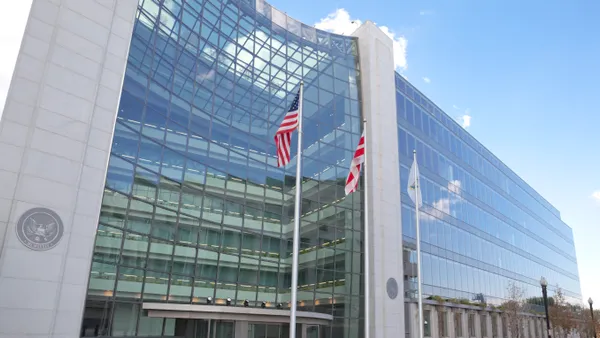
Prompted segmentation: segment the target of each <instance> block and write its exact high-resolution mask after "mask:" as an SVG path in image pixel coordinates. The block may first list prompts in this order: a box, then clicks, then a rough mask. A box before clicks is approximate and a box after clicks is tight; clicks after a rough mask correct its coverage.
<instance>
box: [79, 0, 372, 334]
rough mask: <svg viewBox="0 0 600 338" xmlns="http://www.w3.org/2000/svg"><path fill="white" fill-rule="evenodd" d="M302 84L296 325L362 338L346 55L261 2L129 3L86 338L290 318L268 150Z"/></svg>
mask: <svg viewBox="0 0 600 338" xmlns="http://www.w3.org/2000/svg"><path fill="white" fill-rule="evenodd" d="M301 80H303V81H304V82H305V96H304V139H303V140H304V145H305V150H304V155H303V158H304V160H303V177H304V179H303V184H302V190H303V200H302V208H303V209H302V210H303V214H302V227H301V242H302V243H301V255H300V274H299V290H300V291H299V295H298V298H299V310H304V311H316V312H322V313H327V314H331V315H333V316H334V321H333V322H332V325H331V326H330V327H328V328H327V329H325V330H323V331H322V332H324V333H323V334H324V335H322V337H329V336H333V337H353V336H356V335H357V334H358V333H359V332H360V330H361V329H360V327H359V326H360V325H361V324H360V323H362V316H363V314H362V313H361V312H360V311H359V310H360V309H361V306H360V304H361V302H362V293H363V292H362V290H361V280H362V251H363V248H362V215H361V212H360V210H361V200H360V196H361V195H362V193H356V194H352V195H351V196H350V197H349V198H345V197H344V180H345V177H346V175H347V172H348V165H349V163H350V160H351V159H352V155H353V151H354V148H355V146H356V144H358V139H359V137H360V133H361V124H360V120H361V119H360V116H361V112H360V108H359V107H360V104H359V100H358V97H359V93H358V89H357V49H356V41H355V40H354V39H353V38H350V37H341V36H336V35H331V34H328V33H324V32H321V31H317V30H315V29H314V28H312V27H309V26H306V25H304V24H301V23H299V22H297V21H295V20H293V19H291V18H289V17H287V16H286V15H285V14H283V13H282V12H279V11H277V10H276V9H274V8H272V7H271V6H269V5H268V4H266V3H264V2H262V1H257V2H256V3H254V2H252V3H248V1H237V0H204V1H203V0H185V1H184V0H163V1H159V0H156V1H153V0H140V3H139V7H138V12H137V20H136V24H135V28H134V32H133V37H132V41H131V49H130V53H129V59H128V65H127V70H126V75H125V81H124V86H123V91H122V94H121V101H120V106H119V113H118V118H117V124H116V128H115V134H114V140H113V146H112V152H111V156H110V163H109V168H108V176H107V182H106V189H105V193H104V197H103V201H102V211H101V215H100V224H99V226H98V230H97V238H96V243H95V251H94V256H93V263H92V268H91V273H90V283H89V287H88V296H87V303H86V311H85V315H84V322H83V327H82V335H86V336H95V335H108V336H127V335H129V336H130V335H138V336H143V335H147V336H150V335H165V336H173V335H174V334H175V333H174V332H175V329H174V327H175V320H171V319H167V320H163V319H161V318H149V317H147V316H146V315H145V314H144V312H143V311H142V310H141V304H142V303H144V302H174V303H188V304H206V303H207V298H208V297H212V298H213V303H215V304H214V306H225V305H224V303H225V300H226V299H227V298H231V299H232V303H233V304H232V305H233V306H243V303H244V301H245V300H248V301H249V303H250V304H249V305H250V306H251V307H257V306H258V307H260V306H261V304H262V302H265V303H266V304H265V305H266V307H268V308H277V305H279V304H281V305H282V307H284V308H287V307H288V306H289V303H288V302H289V300H290V284H291V278H290V275H291V251H292V247H291V239H292V225H293V216H294V213H293V211H294V210H293V197H294V193H295V189H296V187H295V186H294V185H295V171H296V168H295V165H294V164H295V158H292V163H291V164H290V165H288V166H287V167H286V168H282V169H279V168H277V166H276V159H275V154H276V151H275V145H274V141H273V136H274V135H275V131H276V130H277V128H278V127H279V124H280V123H281V121H282V118H283V116H284V114H285V112H286V111H287V109H288V107H289V105H290V104H291V101H292V99H293V97H294V95H295V93H296V92H297V90H298V86H299V83H300V81H301ZM295 139H296V135H295V136H294V142H295ZM292 149H294V150H293V151H292V155H294V154H295V149H296V145H295V144H292ZM283 331H285V330H283ZM283 331H282V332H283ZM282 335H283V333H282ZM269 337H271V336H270V335H269Z"/></svg>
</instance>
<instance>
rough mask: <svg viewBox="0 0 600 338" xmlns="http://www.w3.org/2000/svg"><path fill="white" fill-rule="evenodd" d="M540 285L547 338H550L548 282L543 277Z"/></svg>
mask: <svg viewBox="0 0 600 338" xmlns="http://www.w3.org/2000/svg"><path fill="white" fill-rule="evenodd" d="M540 285H541V286H542V296H543V297H544V310H546V329H547V330H548V338H552V336H551V335H550V316H548V290H547V288H548V281H547V280H546V278H544V277H543V276H542V278H541V279H540Z"/></svg>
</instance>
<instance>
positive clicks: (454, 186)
mask: <svg viewBox="0 0 600 338" xmlns="http://www.w3.org/2000/svg"><path fill="white" fill-rule="evenodd" d="M460 188H461V182H460V181H459V180H454V181H451V182H448V191H451V192H453V193H455V194H457V195H460Z"/></svg>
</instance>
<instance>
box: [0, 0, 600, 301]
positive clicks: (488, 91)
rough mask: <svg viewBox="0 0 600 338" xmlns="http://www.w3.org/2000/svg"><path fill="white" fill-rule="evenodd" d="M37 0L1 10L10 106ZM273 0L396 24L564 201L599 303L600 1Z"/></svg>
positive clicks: (456, 104) (450, 107)
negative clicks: (29, 17) (11, 83)
mask: <svg viewBox="0 0 600 338" xmlns="http://www.w3.org/2000/svg"><path fill="white" fill-rule="evenodd" d="M30 3H31V1H27V0H20V1H15V2H13V3H12V5H11V10H10V11H4V12H2V13H0V46H1V49H2V53H0V107H2V106H3V104H4V96H5V94H6V93H5V92H6V90H7V88H8V83H9V81H10V76H11V74H12V67H13V66H14V62H15V60H16V54H17V51H18V47H19V43H20V39H21V35H22V32H23V29H24V26H25V21H26V18H27V13H28V9H29V8H28V7H29V5H30ZM270 3H271V4H273V5H274V6H275V7H277V8H279V9H280V10H282V11H285V12H287V13H290V14H291V15H292V16H293V17H294V18H296V19H299V20H300V21H303V22H305V23H308V24H313V23H314V24H317V23H319V22H321V21H322V19H324V18H327V17H328V16H329V15H330V14H331V15H330V16H329V20H326V21H325V22H321V25H320V26H321V27H324V28H329V29H332V30H338V31H340V32H346V33H350V32H351V31H352V30H353V27H354V26H353V25H352V24H351V23H350V20H361V21H363V22H364V21H365V20H371V21H374V22H375V23H377V24H378V25H380V26H384V27H386V28H385V29H386V30H387V31H388V32H389V33H392V34H395V35H394V38H395V41H396V42H397V43H396V63H397V65H398V66H399V69H400V70H401V72H402V74H404V75H405V76H406V77H407V78H408V79H409V80H410V81H411V82H412V83H413V84H414V85H416V86H417V88H419V89H420V90H421V91H422V92H424V93H425V94H426V95H428V96H429V97H430V98H431V99H432V100H433V101H434V102H436V103H437V104H438V105H439V106H440V107H441V108H442V109H444V110H445V111H446V112H447V113H448V114H449V115H451V116H453V117H455V118H456V119H457V120H459V121H460V122H461V123H465V122H469V126H468V127H467V129H468V130H469V132H471V133H472V134H473V135H474V136H475V137H476V138H477V139H478V140H480V141H481V142H482V143H483V144H484V145H485V146H486V147H488V148H489V149H490V150H491V151H492V152H494V153H495V154H496V155H497V156H498V157H499V158H500V159H501V160H502V161H504V162H505V163H506V164H507V165H508V166H509V167H511V168H512V169H513V170H514V171H515V172H516V173H517V174H519V175H520V176H521V177H523V178H524V179H525V180H526V181H527V182H529V183H530V184H531V186H532V187H533V188H535V189H536V190H537V191H539V192H540V193H541V194H542V195H543V196H544V197H545V198H546V199H547V200H548V201H550V202H551V203H552V204H553V205H555V206H556V207H557V208H558V209H559V210H560V211H561V213H562V218H563V220H564V221H565V222H567V224H569V225H571V226H572V228H573V230H574V233H575V241H576V247H577V255H578V260H579V270H580V276H581V284H582V291H583V296H584V299H587V297H589V296H591V297H593V298H594V299H597V302H596V303H600V283H599V282H598V281H599V280H600V268H599V266H600V265H598V263H597V259H598V257H600V238H599V237H600V230H599V227H600V171H599V168H600V151H598V150H597V149H598V147H600V114H599V112H598V107H600V84H599V83H600V82H599V80H598V79H599V78H600V43H599V42H598V41H599V40H598V35H599V34H600V21H598V20H597V16H598V13H599V12H600V2H597V1H591V0H589V1H585V0H580V1H559V0H550V1H542V0H528V1H519V0H502V1H474V0H471V1H466V0H451V1H447V0H445V1H375V0H372V1H369V3H367V2H365V1H342V0H338V1H332V0H318V1H317V0H305V1H289V0H271V1H270ZM594 194H596V197H595V198H594ZM550 282H551V281H550Z"/></svg>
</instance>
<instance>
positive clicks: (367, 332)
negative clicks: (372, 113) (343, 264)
mask: <svg viewBox="0 0 600 338" xmlns="http://www.w3.org/2000/svg"><path fill="white" fill-rule="evenodd" d="M363 133H364V138H365V141H364V142H365V154H364V155H363V156H364V159H365V160H364V162H363V163H364V165H363V167H364V168H363V170H364V174H363V180H364V184H363V190H364V194H363V196H364V197H363V198H364V209H365V212H364V214H365V221H364V222H365V224H364V226H363V228H364V233H365V235H364V236H365V242H364V243H363V247H364V250H365V252H364V258H365V264H364V267H365V271H363V274H364V276H365V296H364V297H365V319H364V321H365V324H364V325H365V338H369V336H370V330H369V326H370V324H371V323H370V322H371V319H370V318H369V313H370V305H371V300H370V298H371V297H369V291H370V290H371V285H370V284H371V281H370V279H371V278H370V275H369V269H370V263H369V259H370V255H369V248H370V245H369V240H370V236H369V204H368V203H369V197H368V194H369V189H368V188H367V187H368V180H367V165H368V164H369V162H367V145H368V144H369V142H368V141H367V120H363Z"/></svg>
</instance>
